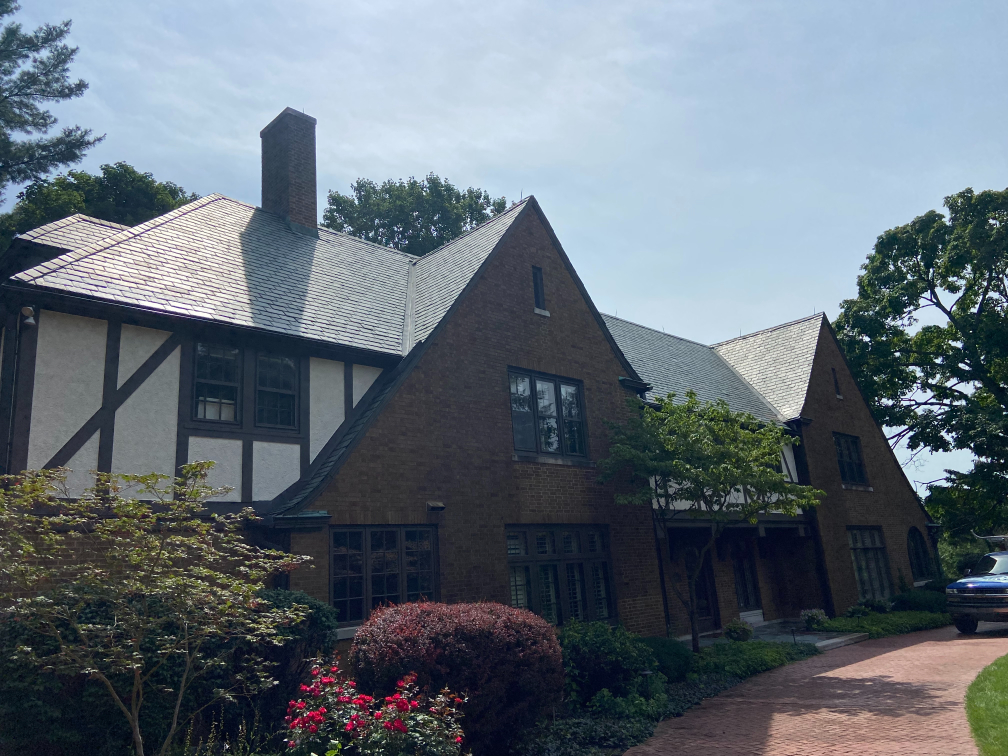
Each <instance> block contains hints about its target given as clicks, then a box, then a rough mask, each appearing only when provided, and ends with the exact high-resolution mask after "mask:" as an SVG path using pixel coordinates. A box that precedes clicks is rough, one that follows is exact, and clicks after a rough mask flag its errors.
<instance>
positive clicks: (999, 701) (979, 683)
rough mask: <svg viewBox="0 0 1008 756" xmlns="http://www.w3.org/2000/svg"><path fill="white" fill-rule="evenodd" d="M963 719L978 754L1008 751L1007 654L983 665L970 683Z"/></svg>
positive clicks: (985, 755)
mask: <svg viewBox="0 0 1008 756" xmlns="http://www.w3.org/2000/svg"><path fill="white" fill-rule="evenodd" d="M966 719H967V720H969V724H970V730H971V731H972V732H973V739H974V740H975V741H976V744H977V748H979V750H980V756H1002V755H1003V754H1005V753H1008V656H1002V657H1001V658H1000V659H998V660H997V661H995V662H994V663H993V664H990V665H988V666H987V667H985V668H984V669H983V670H982V671H981V672H980V674H979V675H977V678H976V679H975V680H974V681H973V682H972V683H971V684H970V686H969V688H968V689H967V690H966Z"/></svg>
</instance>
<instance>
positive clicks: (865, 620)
mask: <svg viewBox="0 0 1008 756" xmlns="http://www.w3.org/2000/svg"><path fill="white" fill-rule="evenodd" d="M951 624H952V616H951V615H949V614H944V613H935V612H920V611H908V612H900V611H893V612H888V613H886V614H877V613H875V612H868V613H867V614H865V615H864V616H862V617H837V618H836V619H831V620H826V621H825V622H821V623H819V624H818V625H817V626H816V629H817V630H822V631H825V632H832V633H868V637H869V638H885V637H886V636H888V635H902V634H903V633H913V632H916V631H917V630H933V629H935V628H938V627H945V626H946V625H951Z"/></svg>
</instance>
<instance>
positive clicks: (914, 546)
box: [907, 528, 935, 583]
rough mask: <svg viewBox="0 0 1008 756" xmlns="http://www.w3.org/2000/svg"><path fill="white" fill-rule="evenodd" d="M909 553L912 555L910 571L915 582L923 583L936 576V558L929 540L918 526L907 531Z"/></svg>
mask: <svg viewBox="0 0 1008 756" xmlns="http://www.w3.org/2000/svg"><path fill="white" fill-rule="evenodd" d="M907 554H908V555H909V557H910V572H911V573H912V574H913V579H914V583H922V582H927V581H928V580H931V579H932V578H933V577H935V568H934V560H932V559H931V550H930V549H929V548H928V545H927V541H925V540H924V536H923V535H921V532H920V531H919V530H917V528H910V532H909V533H907Z"/></svg>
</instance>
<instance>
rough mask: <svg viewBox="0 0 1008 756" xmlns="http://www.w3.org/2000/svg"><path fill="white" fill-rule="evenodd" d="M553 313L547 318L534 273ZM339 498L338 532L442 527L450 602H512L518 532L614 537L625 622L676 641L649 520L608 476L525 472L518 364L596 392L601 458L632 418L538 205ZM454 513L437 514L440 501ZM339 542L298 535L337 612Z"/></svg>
mask: <svg viewBox="0 0 1008 756" xmlns="http://www.w3.org/2000/svg"><path fill="white" fill-rule="evenodd" d="M533 266H538V267H540V268H542V270H543V279H544V288H545V294H546V309H547V310H548V311H549V312H550V317H548V318H547V317H543V316H541V315H538V314H535V313H534V312H533V307H534V301H533V291H532V267H533ZM431 338H432V339H433V342H432V343H431V344H430V345H429V348H428V350H427V351H426V353H425V354H424V355H423V356H422V358H421V359H420V360H419V362H418V363H417V365H416V366H415V367H414V369H413V371H412V372H411V373H410V375H409V376H408V377H407V378H406V380H405V381H404V383H403V384H402V386H401V387H400V388H399V390H398V391H397V392H396V394H395V395H394V396H393V397H392V398H391V400H390V401H389V403H388V404H387V405H386V407H385V409H384V410H383V412H382V413H381V415H380V416H379V417H378V418H377V419H376V421H375V422H374V424H373V425H372V426H371V428H370V429H369V430H368V432H367V434H366V436H365V438H364V439H363V440H362V441H361V442H360V444H359V445H358V446H357V447H356V449H355V450H354V451H353V453H352V454H351V456H350V458H349V459H348V460H347V461H346V463H345V464H344V466H343V468H342V469H341V470H340V472H339V474H338V475H337V477H336V478H335V479H334V480H333V482H332V483H331V484H330V486H329V487H328V489H327V490H326V491H325V492H324V493H323V494H322V495H321V496H320V497H319V498H318V499H317V500H316V501H315V503H314V504H313V505H312V508H313V509H325V510H328V511H329V512H330V514H331V515H332V519H331V523H333V524H380V523H388V524H410V523H427V522H428V521H431V520H434V521H435V522H436V524H437V526H438V541H439V556H440V595H441V599H442V600H444V601H449V602H453V601H475V600H479V599H492V600H496V601H501V602H505V603H507V602H508V601H509V589H508V582H507V569H506V547H505V538H504V528H505V525H507V524H518V523H596V524H604V525H608V527H609V532H610V535H611V543H612V552H613V573H614V586H613V588H614V591H615V594H616V598H617V607H618V612H619V616H620V620H621V621H622V622H624V623H625V624H626V625H627V627H628V628H630V629H631V630H634V631H637V632H642V633H646V634H663V633H664V619H663V616H662V607H661V595H660V586H659V583H658V573H657V563H656V559H655V553H654V538H653V535H652V531H651V524H650V512H648V511H647V509H646V508H639V509H634V508H626V507H620V508H617V507H616V505H615V504H614V502H613V490H612V489H611V488H610V487H609V486H603V485H601V484H599V483H598V482H597V478H598V470H597V469H596V468H595V467H594V466H590V467H587V466H566V465H557V464H541V463H536V462H527V461H514V460H513V459H512V454H513V441H512V430H511V416H510V400H509V386H508V373H507V369H508V366H515V367H521V368H527V369H530V370H536V371H541V372H544V373H550V374H556V375H561V376H566V377H570V378H576V379H579V380H581V381H583V383H584V394H585V396H584V400H585V407H586V414H587V437H588V449H589V457H590V459H591V460H592V462H593V463H594V462H596V461H597V460H598V459H600V458H601V457H603V456H604V454H605V452H606V444H607V434H606V426H605V421H606V420H614V421H618V420H620V419H622V418H624V417H625V416H626V412H627V411H628V408H627V405H626V399H627V397H628V396H630V395H629V394H628V393H627V392H626V390H624V389H623V388H621V387H620V386H619V383H618V378H619V377H620V376H621V375H625V371H624V370H623V368H622V367H621V365H620V363H619V361H618V359H617V358H616V356H615V355H614V354H613V352H612V350H611V348H610V346H609V344H608V342H607V341H606V339H605V337H604V334H603V332H602V331H601V329H600V328H599V327H598V325H597V323H596V321H595V319H594V317H593V316H592V314H591V311H590V309H589V307H588V305H587V304H586V302H585V301H584V299H583V298H582V296H581V293H580V291H579V290H578V288H577V286H576V284H575V282H574V280H573V279H572V278H571V276H570V274H569V273H568V271H567V269H566V267H565V266H564V263H563V260H562V258H561V256H560V255H559V253H558V252H557V250H556V249H555V248H554V246H553V244H552V241H551V238H550V236H549V234H548V232H547V230H546V229H545V227H544V226H543V225H542V223H541V221H540V220H539V217H538V215H537V214H536V212H535V210H534V209H533V208H532V207H528V208H526V210H525V211H523V212H522V215H521V217H520V218H518V219H516V220H515V222H514V224H513V225H512V228H511V230H510V232H509V234H508V236H507V237H506V238H505V240H504V241H503V242H502V245H501V247H500V248H499V249H498V251H497V252H496V253H495V256H494V257H493V258H492V259H491V260H490V261H489V263H488V264H487V267H486V269H485V271H484V273H483V275H482V276H481V278H480V279H479V280H478V282H477V283H476V285H475V287H474V288H473V289H472V290H471V291H470V293H469V294H468V295H467V296H466V297H465V299H464V300H463V301H462V302H461V303H460V305H459V307H458V308H457V310H456V311H455V313H454V314H453V315H452V316H451V317H450V319H449V320H448V322H446V323H445V324H444V327H443V328H441V329H440V330H439V331H437V332H436V333H435V334H434V335H433V336H432V337H431ZM429 500H437V501H441V502H444V504H445V510H444V511H443V512H442V513H440V514H437V515H429V514H428V512H427V511H426V502H427V501H429ZM327 537H328V534H327V533H326V532H321V531H316V532H314V533H303V534H294V536H292V538H291V548H292V550H295V551H301V552H302V553H310V554H312V555H313V556H315V558H316V568H315V571H305V570H302V571H299V572H298V573H295V574H294V575H293V576H292V578H291V587H292V588H301V589H304V590H306V591H308V592H309V593H312V594H313V595H315V596H317V597H318V598H321V599H323V600H328V583H327V582H326V578H325V576H327V575H328V557H327Z"/></svg>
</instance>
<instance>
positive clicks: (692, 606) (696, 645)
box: [686, 560, 703, 654]
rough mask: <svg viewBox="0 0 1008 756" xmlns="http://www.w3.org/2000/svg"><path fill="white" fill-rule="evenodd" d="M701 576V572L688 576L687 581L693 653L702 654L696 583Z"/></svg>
mask: <svg viewBox="0 0 1008 756" xmlns="http://www.w3.org/2000/svg"><path fill="white" fill-rule="evenodd" d="M700 564H701V568H700V569H701V570H702V569H703V567H702V565H703V561H702V560H701V562H700ZM699 575H700V571H697V572H695V573H693V574H687V575H686V579H687V581H688V583H689V624H690V636H691V637H692V640H693V653H694V654H699V653H700V626H699V624H698V623H697V616H696V581H697V578H698V577H699Z"/></svg>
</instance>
